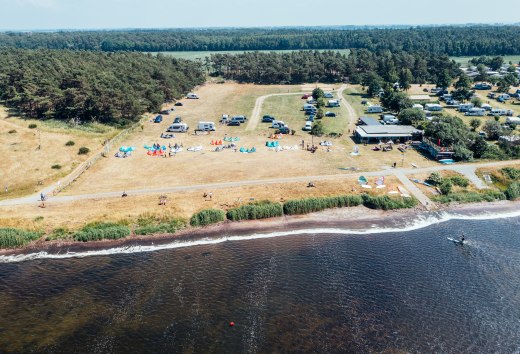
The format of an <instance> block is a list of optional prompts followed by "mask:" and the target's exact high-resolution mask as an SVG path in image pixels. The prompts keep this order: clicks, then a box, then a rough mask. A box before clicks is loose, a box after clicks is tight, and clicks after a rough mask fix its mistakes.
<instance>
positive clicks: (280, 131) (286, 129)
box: [276, 126, 291, 134]
mask: <svg viewBox="0 0 520 354" xmlns="http://www.w3.org/2000/svg"><path fill="white" fill-rule="evenodd" d="M290 132H291V129H289V127H288V126H283V127H280V128H278V129H277V130H276V134H289V133H290Z"/></svg>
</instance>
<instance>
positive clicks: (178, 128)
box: [166, 123, 190, 133]
mask: <svg viewBox="0 0 520 354" xmlns="http://www.w3.org/2000/svg"><path fill="white" fill-rule="evenodd" d="M188 129H190V127H189V126H188V124H186V123H173V124H172V125H170V126H169V127H168V129H167V130H166V131H167V132H171V133H186V132H187V131H188Z"/></svg>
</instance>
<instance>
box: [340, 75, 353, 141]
mask: <svg viewBox="0 0 520 354" xmlns="http://www.w3.org/2000/svg"><path fill="white" fill-rule="evenodd" d="M346 88H347V85H342V86H341V87H340V88H339V89H338V97H339V98H341V102H342V103H343V107H345V109H346V111H347V114H348V118H349V123H348V128H347V129H348V130H350V131H351V132H353V131H354V129H355V124H356V111H355V110H354V108H352V106H351V105H350V103H349V102H348V101H347V99H346V98H345V96H343V91H345V90H346Z"/></svg>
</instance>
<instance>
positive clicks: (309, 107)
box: [303, 103, 316, 111]
mask: <svg viewBox="0 0 520 354" xmlns="http://www.w3.org/2000/svg"><path fill="white" fill-rule="evenodd" d="M315 109H316V106H314V105H312V104H310V103H306V104H304V105H303V110H304V111H313V110H315Z"/></svg>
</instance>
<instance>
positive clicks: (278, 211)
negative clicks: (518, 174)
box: [226, 200, 283, 221]
mask: <svg viewBox="0 0 520 354" xmlns="http://www.w3.org/2000/svg"><path fill="white" fill-rule="evenodd" d="M282 215H283V208H282V206H281V205H280V204H279V203H273V202H271V201H267V200H266V201H261V202H257V203H252V204H248V205H242V206H240V207H238V208H233V209H230V210H228V212H227V213H226V217H227V219H228V220H231V221H240V220H257V219H267V218H274V217H277V216H282Z"/></svg>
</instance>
